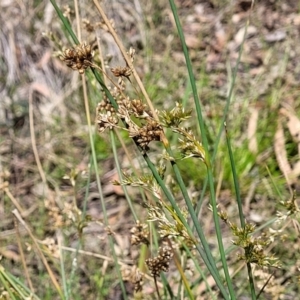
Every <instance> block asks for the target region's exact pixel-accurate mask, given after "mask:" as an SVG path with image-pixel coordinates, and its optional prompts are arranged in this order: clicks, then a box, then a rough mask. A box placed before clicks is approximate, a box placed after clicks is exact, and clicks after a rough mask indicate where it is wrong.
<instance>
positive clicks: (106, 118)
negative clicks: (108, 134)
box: [96, 98, 119, 132]
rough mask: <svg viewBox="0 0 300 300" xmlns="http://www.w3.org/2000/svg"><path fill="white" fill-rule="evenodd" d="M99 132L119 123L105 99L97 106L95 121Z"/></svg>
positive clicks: (114, 112)
mask: <svg viewBox="0 0 300 300" xmlns="http://www.w3.org/2000/svg"><path fill="white" fill-rule="evenodd" d="M96 122H97V124H98V130H99V132H103V131H104V130H105V129H106V128H109V129H112V128H113V127H114V126H116V125H117V124H118V123H119V119H118V117H117V114H116V111H115V109H114V108H113V106H112V105H111V104H110V102H109V101H108V100H107V98H104V99H103V100H102V101H101V102H100V103H99V104H98V106H97V119H96Z"/></svg>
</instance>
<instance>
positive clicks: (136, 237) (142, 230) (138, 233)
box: [130, 220, 149, 245]
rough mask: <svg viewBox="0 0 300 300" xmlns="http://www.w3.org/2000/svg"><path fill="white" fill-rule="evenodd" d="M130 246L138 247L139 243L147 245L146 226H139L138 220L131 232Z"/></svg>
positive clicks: (147, 234) (147, 232)
mask: <svg viewBox="0 0 300 300" xmlns="http://www.w3.org/2000/svg"><path fill="white" fill-rule="evenodd" d="M130 233H131V245H139V244H141V243H143V244H146V245H149V240H148V236H149V231H148V226H147V225H146V224H141V223H140V221H139V220H137V222H136V226H134V227H133V228H132V229H131V230H130Z"/></svg>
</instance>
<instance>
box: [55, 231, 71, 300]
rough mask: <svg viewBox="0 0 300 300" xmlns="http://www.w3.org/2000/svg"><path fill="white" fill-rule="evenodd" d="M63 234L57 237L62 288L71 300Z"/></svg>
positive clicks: (66, 297)
mask: <svg viewBox="0 0 300 300" xmlns="http://www.w3.org/2000/svg"><path fill="white" fill-rule="evenodd" d="M62 239H63V237H62V233H61V232H59V233H58V237H57V242H58V249H59V260H60V270H61V278H62V286H63V291H64V295H65V298H64V299H66V300H68V299H70V297H69V289H68V285H67V280H66V272H65V265H64V253H63V251H62Z"/></svg>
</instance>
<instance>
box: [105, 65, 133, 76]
mask: <svg viewBox="0 0 300 300" xmlns="http://www.w3.org/2000/svg"><path fill="white" fill-rule="evenodd" d="M110 70H111V72H112V73H113V74H114V75H115V76H116V77H126V78H128V77H129V76H130V75H131V73H132V70H131V69H130V68H128V67H117V68H111V69H110Z"/></svg>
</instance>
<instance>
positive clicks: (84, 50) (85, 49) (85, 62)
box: [60, 43, 93, 74]
mask: <svg viewBox="0 0 300 300" xmlns="http://www.w3.org/2000/svg"><path fill="white" fill-rule="evenodd" d="M60 59H61V60H62V61H64V62H65V63H66V65H67V66H68V67H69V68H71V69H73V70H78V72H79V73H80V74H83V73H84V71H85V70H86V69H87V68H88V67H90V66H91V65H92V60H93V52H92V48H91V46H90V45H87V44H86V43H83V44H80V45H77V46H76V47H75V48H68V49H66V50H65V51H64V53H63V55H62V56H61V57H60Z"/></svg>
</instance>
